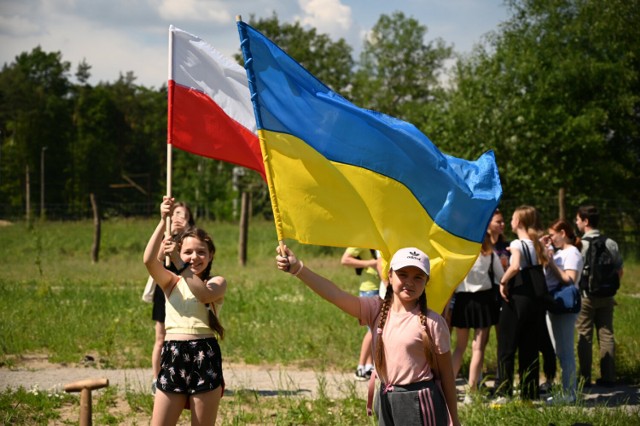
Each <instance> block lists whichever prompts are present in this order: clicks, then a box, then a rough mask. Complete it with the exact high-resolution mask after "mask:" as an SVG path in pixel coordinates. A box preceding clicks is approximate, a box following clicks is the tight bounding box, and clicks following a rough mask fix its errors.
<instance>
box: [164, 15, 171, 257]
mask: <svg viewBox="0 0 640 426" xmlns="http://www.w3.org/2000/svg"><path fill="white" fill-rule="evenodd" d="M168 62H169V72H168V76H169V79H168V80H169V81H168V92H167V96H168V99H167V105H168V107H167V197H171V181H172V170H173V165H172V163H173V151H172V149H171V130H172V127H173V121H172V120H171V106H172V102H173V25H170V26H169V61H168ZM165 233H166V235H168V236H170V235H171V215H168V216H167V218H166V225H165ZM164 264H165V266H167V267H169V266H171V258H170V257H169V256H168V255H167V256H165V258H164Z"/></svg>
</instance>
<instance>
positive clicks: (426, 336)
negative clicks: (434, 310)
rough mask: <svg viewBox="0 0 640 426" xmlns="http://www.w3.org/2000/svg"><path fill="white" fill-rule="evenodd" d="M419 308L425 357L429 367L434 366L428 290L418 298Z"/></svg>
mask: <svg viewBox="0 0 640 426" xmlns="http://www.w3.org/2000/svg"><path fill="white" fill-rule="evenodd" d="M418 306H420V324H422V329H423V331H422V334H423V336H422V341H423V344H424V355H425V356H426V357H427V362H428V363H429V365H433V356H434V355H433V347H434V345H433V341H432V340H431V333H429V332H428V331H427V330H428V328H427V313H428V312H429V309H428V308H427V292H426V290H425V291H423V292H422V294H421V295H420V298H418Z"/></svg>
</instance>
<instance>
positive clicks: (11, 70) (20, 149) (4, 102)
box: [0, 47, 72, 208]
mask: <svg viewBox="0 0 640 426" xmlns="http://www.w3.org/2000/svg"><path fill="white" fill-rule="evenodd" d="M69 69H70V64H69V63H68V62H66V61H63V60H62V55H61V53H60V52H52V53H46V52H44V51H43V50H42V49H41V48H40V47H36V48H34V49H33V50H32V51H31V52H30V53H26V52H25V53H22V54H20V55H18V56H17V57H16V59H15V62H14V63H12V64H10V65H5V66H4V67H3V69H2V72H0V126H1V128H2V134H3V138H4V141H3V144H2V148H1V149H2V169H1V173H2V179H1V182H2V183H1V186H0V193H1V194H2V196H3V198H4V199H5V200H8V202H9V203H10V204H11V205H12V206H14V207H17V208H21V207H23V206H24V204H25V200H24V181H25V166H29V170H30V172H31V176H32V182H38V181H39V179H37V177H39V176H40V171H41V168H40V159H41V155H42V152H43V149H44V148H45V147H48V150H47V164H49V165H54V164H64V159H65V158H66V157H67V144H68V140H69V135H70V133H71V132H72V126H71V120H70V118H71V113H70V111H71V103H70V101H69V96H68V95H69V92H70V88H71V84H70V82H69ZM46 170H47V171H46V181H47V190H46V191H45V195H46V202H48V201H49V200H58V199H60V196H61V194H62V192H63V191H64V170H63V168H60V167H47V169H46ZM33 177H36V178H35V179H34V178H33ZM41 189H42V188H40V186H39V185H32V197H33V198H34V199H39V195H40V190H41ZM36 197H38V198H36Z"/></svg>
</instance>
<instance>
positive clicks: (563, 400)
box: [546, 395, 576, 405]
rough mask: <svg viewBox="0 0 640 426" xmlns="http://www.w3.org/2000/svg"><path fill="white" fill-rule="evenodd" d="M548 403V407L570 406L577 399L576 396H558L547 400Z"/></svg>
mask: <svg viewBox="0 0 640 426" xmlns="http://www.w3.org/2000/svg"><path fill="white" fill-rule="evenodd" d="M546 402H547V405H569V404H574V403H575V402H576V397H575V396H574V395H556V396H550V397H549V398H547V400H546Z"/></svg>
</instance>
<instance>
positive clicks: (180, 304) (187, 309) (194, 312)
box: [164, 277, 213, 334]
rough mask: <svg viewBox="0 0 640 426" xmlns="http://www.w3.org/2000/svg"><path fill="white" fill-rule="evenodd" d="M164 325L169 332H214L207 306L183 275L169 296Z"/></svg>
mask: <svg viewBox="0 0 640 426" xmlns="http://www.w3.org/2000/svg"><path fill="white" fill-rule="evenodd" d="M164 326H165V328H166V330H167V334H213V330H212V329H211V327H209V313H208V310H207V307H206V306H205V305H204V303H202V302H200V301H199V300H198V299H196V297H195V296H194V295H193V293H191V290H190V289H189V285H188V284H187V282H186V281H185V280H184V278H182V277H180V280H179V281H178V283H177V284H176V285H175V287H174V288H173V290H172V291H171V294H169V297H167V304H166V316H165V319H164Z"/></svg>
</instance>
